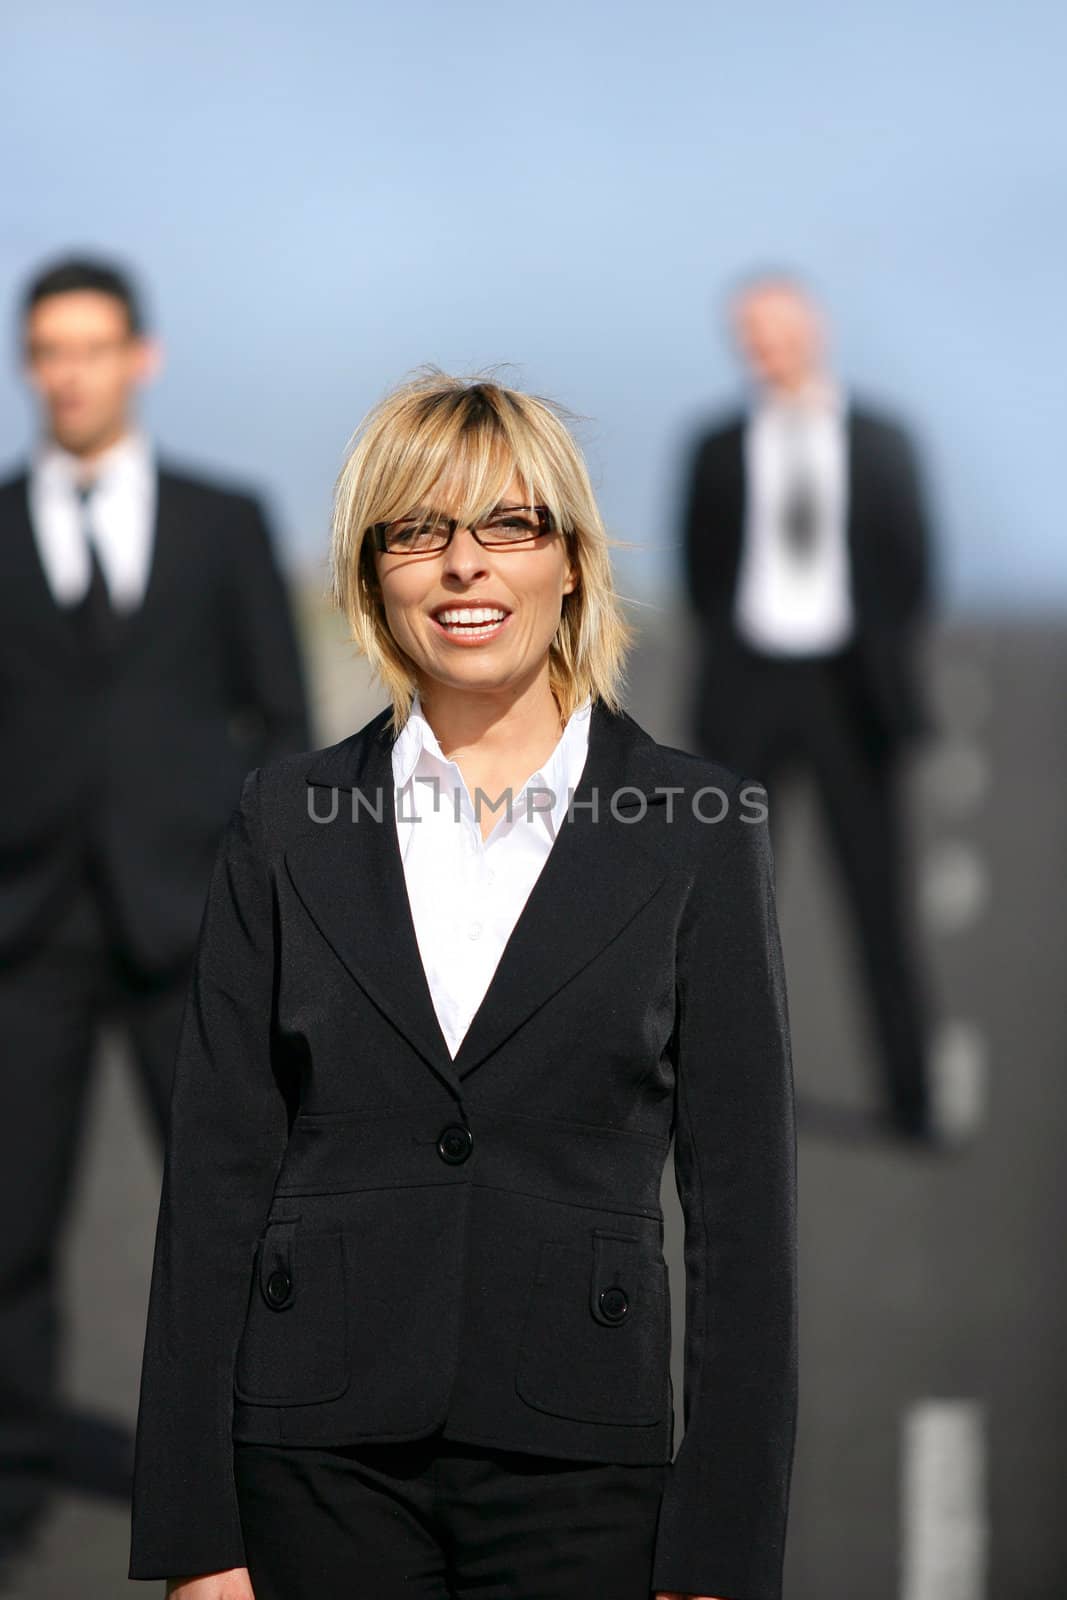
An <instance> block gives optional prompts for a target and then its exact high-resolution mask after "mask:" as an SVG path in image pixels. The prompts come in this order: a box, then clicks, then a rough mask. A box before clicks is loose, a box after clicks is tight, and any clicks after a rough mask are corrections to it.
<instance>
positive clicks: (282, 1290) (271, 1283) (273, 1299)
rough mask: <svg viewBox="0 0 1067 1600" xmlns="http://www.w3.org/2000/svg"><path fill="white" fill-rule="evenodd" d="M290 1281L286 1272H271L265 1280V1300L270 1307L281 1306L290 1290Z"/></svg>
mask: <svg viewBox="0 0 1067 1600" xmlns="http://www.w3.org/2000/svg"><path fill="white" fill-rule="evenodd" d="M292 1287H293V1285H292V1280H291V1279H290V1277H289V1274H288V1273H287V1272H272V1273H271V1275H270V1277H269V1278H268V1279H267V1299H268V1300H269V1301H270V1303H271V1305H272V1306H283V1305H284V1304H285V1302H286V1301H287V1300H288V1298H289V1294H290V1291H291V1290H292Z"/></svg>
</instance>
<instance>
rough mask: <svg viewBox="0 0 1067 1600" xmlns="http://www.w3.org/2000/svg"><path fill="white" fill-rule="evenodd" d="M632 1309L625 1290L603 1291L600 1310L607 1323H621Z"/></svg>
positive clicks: (601, 1292)
mask: <svg viewBox="0 0 1067 1600" xmlns="http://www.w3.org/2000/svg"><path fill="white" fill-rule="evenodd" d="M629 1309H630V1302H629V1300H628V1298H627V1295H626V1290H625V1289H619V1288H612V1289H601V1291H600V1310H601V1313H602V1315H603V1317H604V1319H605V1320H606V1321H607V1322H621V1321H622V1319H623V1317H624V1316H625V1315H626V1313H627V1312H628V1311H629Z"/></svg>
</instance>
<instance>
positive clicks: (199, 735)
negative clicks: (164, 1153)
mask: <svg viewBox="0 0 1067 1600" xmlns="http://www.w3.org/2000/svg"><path fill="white" fill-rule="evenodd" d="M21 333H22V345H23V353H24V360H25V369H26V374H27V377H28V379H29V381H30V383H31V385H32V387H33V390H34V391H35V393H36V395H37V397H38V399H39V402H40V414H41V424H42V425H41V433H40V438H39V440H38V442H37V445H36V448H35V449H34V451H33V453H32V457H31V459H30V460H29V461H28V462H27V463H26V464H25V465H24V466H22V467H21V468H20V470H19V471H18V472H17V473H16V474H15V475H14V476H13V477H10V478H9V479H8V480H7V481H6V482H4V483H2V484H0V743H2V745H3V749H4V756H5V763H4V771H5V775H6V782H5V785H4V790H3V794H2V796H0V1038H3V1040H4V1045H5V1066H4V1072H3V1077H2V1079H0V1092H2V1095H3V1107H2V1109H3V1115H2V1117H0V1127H2V1128H3V1130H4V1139H5V1140H6V1149H5V1151H4V1153H3V1156H2V1159H0V1184H2V1186H3V1196H4V1199H3V1202H2V1204H0V1210H2V1212H3V1216H4V1224H3V1229H2V1230H0V1557H2V1553H3V1552H4V1551H5V1550H9V1551H10V1550H14V1549H17V1548H18V1547H19V1546H20V1545H21V1544H22V1543H24V1541H25V1539H26V1537H27V1534H28V1530H30V1529H31V1528H32V1527H33V1525H34V1523H35V1521H36V1519H37V1515H38V1513H39V1511H40V1509H41V1508H42V1506H43V1505H44V1504H45V1502H46V1494H47V1488H48V1484H49V1480H50V1479H51V1478H53V1477H54V1476H55V1475H56V1474H57V1473H58V1474H60V1475H63V1474H68V1475H69V1474H71V1473H73V1472H75V1471H76V1472H77V1473H78V1474H79V1475H80V1476H82V1477H84V1476H85V1475H86V1474H88V1475H89V1476H90V1477H91V1476H92V1475H93V1473H94V1472H95V1473H96V1474H97V1476H98V1477H101V1478H102V1477H103V1476H104V1475H105V1473H106V1470H107V1469H106V1467H105V1464H104V1455H105V1453H106V1452H105V1447H107V1451H109V1452H110V1459H111V1462H112V1468H111V1478H112V1480H113V1481H115V1480H117V1482H118V1485H119V1487H120V1488H121V1486H122V1484H123V1483H124V1482H125V1481H126V1474H127V1473H128V1471H129V1468H130V1465H131V1462H132V1449H131V1442H130V1441H129V1439H128V1438H127V1437H126V1435H125V1433H119V1432H117V1431H116V1430H113V1429H111V1428H110V1426H109V1425H105V1424H97V1425H96V1426H95V1429H91V1428H90V1424H89V1422H88V1419H84V1418H83V1419H76V1418H73V1417H71V1416H70V1414H69V1413H67V1412H64V1410H63V1408H62V1407H61V1406H60V1405H59V1403H58V1401H57V1398H56V1395H57V1379H58V1371H57V1367H58V1354H59V1350H58V1328H59V1318H58V1314H57V1308H56V1283H55V1268H56V1257H57V1248H58V1243H59V1236H60V1231H61V1227H62V1224H63V1222H64V1219H65V1213H66V1210H67V1205H68V1200H69V1196H70V1191H71V1181H72V1174H73V1171H74V1167H75V1161H76V1153H77V1146H78V1136H79V1132H80V1126H81V1121H82V1111H83V1106H84V1104H85V1093H86V1087H87V1077H88V1068H89V1065H90V1060H91V1056H92V1051H93V1044H94V1040H95V1037H96V1034H97V1030H98V1027H99V1024H100V1023H101V1022H103V1021H109V1022H117V1023H119V1024H120V1025H121V1026H122V1028H123V1029H124V1031H125V1033H126V1035H127V1037H128V1039H129V1043H130V1045H131V1048H132V1054H133V1058H134V1061H135V1063H136V1067H137V1071H138V1077H139V1081H140V1086H141V1089H142V1091H143V1097H144V1101H145V1104H146V1106H147V1109H148V1113H149V1116H150V1119H151V1124H152V1127H153V1129H154V1130H155V1132H156V1134H157V1135H158V1136H159V1139H160V1143H161V1145H162V1138H163V1134H164V1131H165V1122H166V1117H167V1110H168V1102H169V1095H170V1087H171V1076H172V1070H173V1061H174V1056H175V1053H176V1049H177V1043H178V1029H179V1023H180V1018H181V1013H182V1007H183V1003H184V997H185V989H186V984H187V981H188V976H189V972H190V969H191V963H192V957H193V953H194V950H195V945H196V940H197V933H198V929H199V924H200V917H201V913H202V910H203V904H204V900H205V897H206V892H207V885H208V879H209V876H210V870H211V865H212V862H213V859H214V855H215V851H216V848H217V845H218V840H219V837H220V834H221V831H222V828H223V826H224V824H225V822H226V819H227V817H228V816H229V814H230V812H231V811H232V809H233V807H234V806H235V805H236V804H237V802H238V800H239V797H240V792H241V783H242V780H243V778H244V775H245V773H246V772H247V771H248V769H249V768H251V767H254V766H258V765H260V764H261V763H263V762H265V761H268V760H270V759H272V758H273V757H275V756H278V755H282V754H285V753H288V752H294V751H298V750H302V749H307V748H309V747H310V746H311V743H312V739H311V735H310V732H309V724H308V711H307V704H306V693H305V680H304V669H303V666H302V663H301V660H300V655H299V650H298V645H297V638H296V633H295V629H294V623H293V617H292V614H291V610H290V606H289V601H288V597H287V594H286V591H285V587H284V584H283V581H282V577H281V574H280V572H279V569H278V566H277V564H276V561H275V556H274V552H273V545H272V538H271V535H270V533H269V531H268V528H267V525H266V522H265V520H264V515H263V511H262V509H261V507H260V504H259V502H258V500H257V499H255V498H253V497H252V496H251V495H249V494H246V493H239V492H235V491H234V490H232V489H229V488H223V487H220V486H218V485H216V484H213V483H208V482H204V481H203V480H201V479H199V478H196V477H193V476H191V475H189V474H188V473H186V472H183V471H180V470H178V469H177V468H176V467H175V466H173V465H171V464H170V463H169V462H168V461H167V460H166V459H163V460H160V459H158V458H157V456H156V453H155V451H154V449H153V447H152V445H151V442H150V440H149V438H148V437H147V435H146V434H145V432H144V431H143V430H142V428H141V427H140V426H139V425H138V424H137V422H136V421H135V418H134V399H135V395H136V392H137V390H138V389H139V387H140V386H141V385H142V384H144V383H145V382H146V381H147V380H148V379H149V378H150V377H152V376H153V375H154V374H155V372H156V371H157V370H158V368H159V365H160V351H159V346H158V343H157V342H156V341H155V340H154V339H153V338H152V337H150V336H149V334H148V332H147V331H146V327H145V321H144V313H143V310H142V307H141V303H140V297H139V295H138V294H137V292H136V290H135V289H134V287H133V285H132V283H131V282H130V280H129V279H128V278H127V276H126V275H125V274H124V273H123V272H121V271H119V270H117V269H116V268H115V267H114V266H112V265H111V264H110V263H108V262H101V261H94V260H83V259H70V260H65V261H61V262H57V263H55V264H54V265H51V266H50V267H49V268H48V269H47V270H46V271H44V272H42V273H40V274H39V275H38V276H37V277H36V278H35V279H34V280H33V282H32V283H30V285H29V286H28V288H27V290H26V292H25V295H24V297H23V302H22V327H21ZM87 1454H88V1455H89V1457H90V1458H91V1459H90V1460H89V1461H86V1459H85V1458H86V1455H87ZM75 1462H76V1463H77V1465H76V1466H75V1465H74V1464H73V1463H75Z"/></svg>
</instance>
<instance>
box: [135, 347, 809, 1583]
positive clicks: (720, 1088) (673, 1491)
mask: <svg viewBox="0 0 1067 1600" xmlns="http://www.w3.org/2000/svg"><path fill="white" fill-rule="evenodd" d="M332 590H333V596H334V599H335V600H336V602H337V603H338V605H339V606H340V607H341V608H342V609H343V611H344V613H345V615H346V616H347V617H348V619H349V621H350V623H351V626H352V630H353V636H354V639H355V641H356V642H357V644H358V645H359V647H360V648H361V649H362V650H363V651H364V652H365V653H366V655H367V656H368V657H369V659H370V661H371V662H372V664H373V666H374V667H375V669H376V671H377V673H378V674H379V676H380V679H381V681H382V683H383V685H384V687H385V689H386V690H387V692H388V695H389V699H390V701H391V705H390V706H389V707H388V708H387V709H386V710H385V711H383V712H382V713H380V714H379V715H378V716H377V717H375V718H374V719H372V721H370V722H369V723H368V724H367V725H366V726H365V727H363V728H361V729H360V730H359V731H358V732H357V733H355V734H352V735H351V736H350V737H348V738H347V739H344V740H342V741H341V742H340V743H339V744H336V745H334V746H332V747H331V748H329V749H326V750H321V751H317V752H313V753H310V754H305V755H303V756H298V757H291V758H285V759H282V760H278V761H274V762H271V763H268V764H267V765H265V766H263V767H261V768H258V769H256V770H254V771H252V772H250V773H249V775H248V776H247V778H246V779H245V784H244V790H243V793H242V797H241V802H240V805H239V806H238V807H237V809H236V810H235V812H234V814H233V816H232V818H231V820H230V823H229V826H228V829H227V832H226V835H225V837H224V840H223V842H222V845H221V847H220V851H219V855H218V859H217V862H216V865H215V871H214V876H213V879H212V883H211V888H210V891H209V895H208V900H207V905H206V908H205V913H204V920H203V924H202V928H201V936H200V944H199V950H198V955H197V961H196V969H195V974H194V977H193V980H192V983H191V986H190V991H189V995H188V1000H187V1005H186V1011H185V1017H184V1022H183V1027H182V1033H181V1040H180V1045H179V1050H178V1057H177V1062H176V1071H175V1085H174V1094H173V1101H172V1106H171V1131H170V1138H169V1143H168V1148H167V1159H166V1166H165V1171H164V1181H163V1193H162V1202H161V1207H160V1215H159V1224H158V1234H157V1243H156V1254H155V1262H154V1268H153V1277H152V1289H151V1300H150V1305H149V1313H148V1326H147V1334H146V1340H145V1354H144V1366H143V1372H142V1381H141V1405H140V1415H139V1420H138V1445H137V1466H136V1475H135V1486H134V1500H133V1540H132V1553H131V1562H130V1576H131V1577H134V1578H159V1577H164V1578H167V1579H168V1580H169V1589H168V1592H169V1593H170V1594H172V1595H174V1596H177V1597H180V1600H250V1597H253V1596H254V1597H255V1600H312V1597H314V1600H342V1597H344V1600H353V1597H366V1600H407V1597H410V1600H448V1597H452V1600H473V1597H474V1596H476V1595H477V1596H479V1597H482V1596H484V1597H486V1600H490V1597H491V1600H507V1597H520V1596H521V1597H525V1600H533V1597H535V1596H536V1597H537V1600H579V1597H582V1600H586V1597H588V1596H596V1597H598V1600H599V1597H601V1596H604V1597H609V1596H610V1597H611V1600H649V1596H650V1595H655V1596H657V1597H659V1600H663V1597H674V1596H678V1595H684V1596H696V1597H699V1600H709V1597H710V1600H779V1596H780V1592H781V1568H782V1554H783V1545H784V1538H785V1527H786V1514H787V1502H788V1492H789V1480H790V1473H791V1465H792V1454H793V1439H794V1426H795V1405H796V1300H795V1136H794V1124H793V1101H792V1075H791V1063H790V1051H789V1037H788V1018H787V1003H786V995H785V988H784V982H783V974H782V962H781V951H780V945H779V938H778V928H777V922H776V916H775V907H774V887H773V869H772V862H771V854H770V847H769V842H768V831H767V823H766V806H765V804H764V802H765V798H766V797H765V794H764V792H763V791H762V790H761V789H760V788H759V786H758V785H755V784H751V783H746V782H745V780H744V777H743V775H739V774H736V773H733V772H730V771H728V770H726V769H725V768H722V767H720V766H717V765H715V764H713V763H712V762H710V761H706V760H702V759H698V758H697V757H695V756H692V755H689V754H686V753H685V752H682V751H679V750H674V749H670V748H668V747H666V746H663V745H660V744H658V743H657V742H656V741H655V740H654V739H652V738H651V737H650V735H649V734H647V733H646V732H645V731H644V730H643V729H642V728H640V727H639V726H638V724H637V723H636V722H634V721H633V719H632V718H631V717H630V716H629V715H628V714H627V713H626V711H625V710H624V709H623V708H622V706H621V704H620V702H619V698H618V684H619V681H620V678H621V675H622V668H623V662H624V657H625V653H626V649H627V646H628V644H629V642H630V631H629V628H628V626H627V624H626V623H625V622H624V620H623V619H622V616H621V613H620V609H619V604H618V600H617V597H616V595H615V592H614V589H613V586H612V580H611V570H610V562H609V557H608V539H607V535H606V533H605V530H604V527H603V524H602V522H601V520H600V517H599V514H598V511H597V507H596V503H595V500H594V496H593V493H592V489H591V487H590V483H589V479H588V475H587V473H586V470H585V467H584V464H583V462H582V460H581V456H580V454H579V452H578V450H577V447H576V445H575V444H574V441H573V439H572V438H571V436H570V434H569V432H568V430H567V429H566V427H565V426H564V424H563V423H562V421H561V420H560V418H559V416H558V415H557V413H556V411H555V409H554V408H553V407H551V406H550V405H548V404H547V403H545V402H543V401H539V400H536V399H533V398H531V397H529V396H526V395H523V394H520V393H518V392H515V391H513V390H508V389H504V388H501V387H499V386H497V385H495V384H492V383H479V382H467V381H462V380H457V379H452V378H448V377H446V376H444V375H443V374H439V373H431V374H430V375H429V376H427V377H424V378H421V379H419V380H417V381H415V382H414V383H411V384H408V385H406V386H404V387H403V388H402V389H400V390H398V391H397V392H396V393H394V394H393V395H391V396H390V397H389V398H388V399H387V400H386V401H384V402H383V403H382V404H381V405H380V406H379V407H377V408H376V409H375V411H374V412H372V413H371V415H370V417H369V418H368V419H367V420H366V422H365V424H364V426H363V428H362V430H361V433H360V436H359V438H358V441H357V443H356V445H355V447H354V448H353V450H352V451H351V453H350V455H349V457H348V460H347V462H346V464H345V467H344V469H343V471H342V473H341V476H340V479H339V481H338V486H337V494H336V502H335V516H334V540H333V551H332ZM501 812H503V814H501ZM672 1134H673V1135H674V1139H675V1156H674V1160H675V1172H676V1176H677V1179H678V1186H679V1193H680V1197H681V1201H682V1206H683V1211H684V1216H685V1268H686V1302H685V1303H686V1325H685V1387H684V1421H685V1432H684V1438H683V1441H682V1443H681V1446H680V1448H679V1451H678V1454H677V1456H676V1457H675V1459H674V1460H673V1461H672V1459H671V1458H672V1453H673V1445H674V1430H673V1421H674V1419H673V1391H672V1384H671V1376H670V1343H671V1330H670V1322H671V1317H670V1304H669V1296H668V1284H667V1268H666V1263H665V1261H664V1257H663V1253H662V1246H663V1218H662V1212H661V1209H660V1183H661V1177H662V1172H663V1167H664V1164H665V1159H666V1156H667V1152H668V1147H669V1143H670V1139H671V1135H672Z"/></svg>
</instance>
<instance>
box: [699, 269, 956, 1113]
mask: <svg viewBox="0 0 1067 1600" xmlns="http://www.w3.org/2000/svg"><path fill="white" fill-rule="evenodd" d="M730 309H731V314H732V323H733V331H734V333H735V336H736V338H737V342H738V344H739V347H740V350H741V353H742V355H743V358H744V360H745V363H746V365H747V368H748V370H749V373H750V376H751V378H752V379H753V382H754V395H753V401H752V404H751V406H750V408H749V409H748V411H747V413H743V414H741V415H738V414H732V415H730V416H729V417H727V418H725V419H724V420H723V421H722V422H721V423H720V424H719V425H718V426H716V427H714V428H712V429H711V430H710V431H708V432H706V433H705V434H703V435H702V437H701V438H700V439H699V441H698V442H697V446H696V449H695V451H694V454H693V459H692V465H691V470H690V476H689V481H688V484H687V489H686V496H685V506H684V513H683V528H682V538H683V547H684V562H685V576H686V580H687V584H688V591H689V596H690V600H691V603H692V606H693V609H694V612H695V614H696V617H697V618H698V619H699V623H700V626H701V644H702V649H703V662H702V669H701V671H700V673H699V674H698V675H697V678H696V682H695V696H694V700H693V703H692V705H691V707H690V711H691V726H692V730H693V735H694V739H695V742H696V743H697V744H698V745H699V746H700V748H701V749H702V750H703V751H704V752H705V753H707V754H708V755H710V756H713V757H714V758H715V759H717V760H720V761H723V762H726V763H727V764H728V765H731V766H733V767H735V768H736V769H738V770H740V771H743V772H746V773H751V774H752V775H753V776H755V777H757V778H759V779H761V780H762V781H763V783H764V784H765V785H766V787H767V789H768V791H769V794H770V796H771V802H772V806H771V824H772V833H773V835H774V836H775V839H776V842H780V836H781V835H780V823H779V824H776V822H775V818H776V816H777V815H778V809H777V807H776V805H775V803H774V802H775V797H776V796H777V795H778V793H779V788H780V784H781V780H782V778H783V775H784V774H785V773H786V772H787V770H790V769H792V770H796V769H801V770H806V771H808V772H809V773H810V774H811V776H812V777H813V778H814V780H815V783H816V786H817V790H818V793H819V798H820V801H821V805H822V810H823V815H824V816H825V819H826V823H827V826H828V830H829V835H830V840H831V843H832V846H833V849H834V852H835V854H836V857H837V861H838V864H839V867H840V870H841V873H842V878H843V882H844V885H845V888H846V890H847V892H848V899H849V903H850V907H851V910H852V913H853V916H854V921H855V927H856V931H857V936H858V943H859V946H860V949H861V952H862V959H863V962H864V966H865V970H866V973H867V979H868V988H869V992H870V997H871V1001H872V1006H873V1013H874V1018H875V1021H876V1025H877V1034H878V1043H879V1046H880V1054H881V1059H882V1062H883V1067H884V1081H885V1096H886V1100H887V1102H888V1107H889V1119H890V1125H891V1127H892V1128H893V1130H894V1131H895V1132H897V1133H898V1134H901V1135H903V1136H905V1137H909V1138H911V1137H917V1138H925V1137H929V1136H930V1135H931V1133H932V1132H933V1131H934V1130H933V1127H932V1122H931V1116H932V1113H931V1105H930V1093H929V1084H928V1061H927V1056H928V1039H927V1019H926V1015H925V1012H926V1002H925V997H924V995H923V982H922V968H921V963H920V961H919V959H918V956H917V953H916V948H915V946H916V940H915V934H914V930H913V928H912V927H911V925H910V916H909V907H908V867H907V861H906V852H905V847H904V819H903V817H902V806H901V792H900V791H901V757H902V754H903V753H904V752H905V751H906V750H907V749H908V748H909V747H910V746H911V744H912V743H913V742H914V741H915V740H916V739H917V738H918V737H920V736H921V735H923V734H925V733H926V732H928V731H929V728H930V723H929V717H928V713H927V710H926V707H925V704H924V700H923V695H922V692H921V688H920V680H919V674H918V671H917V659H916V652H917V645H918V642H919V636H920V633H921V629H922V626H923V624H924V622H925V620H926V618H927V616H928V613H929V610H930V605H931V592H932V579H931V552H930V538H929V530H928V526H927V517H926V511H925V506H924V503H923V496H922V493H921V491H920V483H919V473H918V469H917V465H916V459H915V452H914V449H913V447H912V444H911V442H910V440H909V438H908V436H907V435H906V433H905V432H904V430H903V429H902V428H901V427H900V426H899V424H898V423H896V422H895V421H893V420H891V419H889V418H887V417H885V416H883V415H881V414H879V413H878V412H876V411H874V410H872V409H871V408H870V407H869V406H867V405H865V404H863V403H857V402H856V401H855V400H854V399H852V398H851V397H849V396H847V395H846V394H845V393H844V391H843V389H842V387H841V385H840V384H839V383H838V382H837V381H835V379H834V377H833V376H832V375H831V372H830V370H829V367H828V363H827V361H826V352H825V330H824V323H823V318H822V314H821V311H820V309H819V307H818V305H817V303H816V301H815V298H814V296H813V295H812V293H811V291H810V290H809V289H808V288H807V287H806V286H805V285H804V284H802V283H801V281H800V280H799V279H798V278H797V277H795V276H793V275H792V274H790V273H788V272H779V271H776V270H771V271H767V272H764V273H756V274H749V275H746V277H745V278H743V279H741V280H739V281H738V283H737V284H736V285H735V287H734V291H733V293H732V295H731V298H730Z"/></svg>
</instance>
